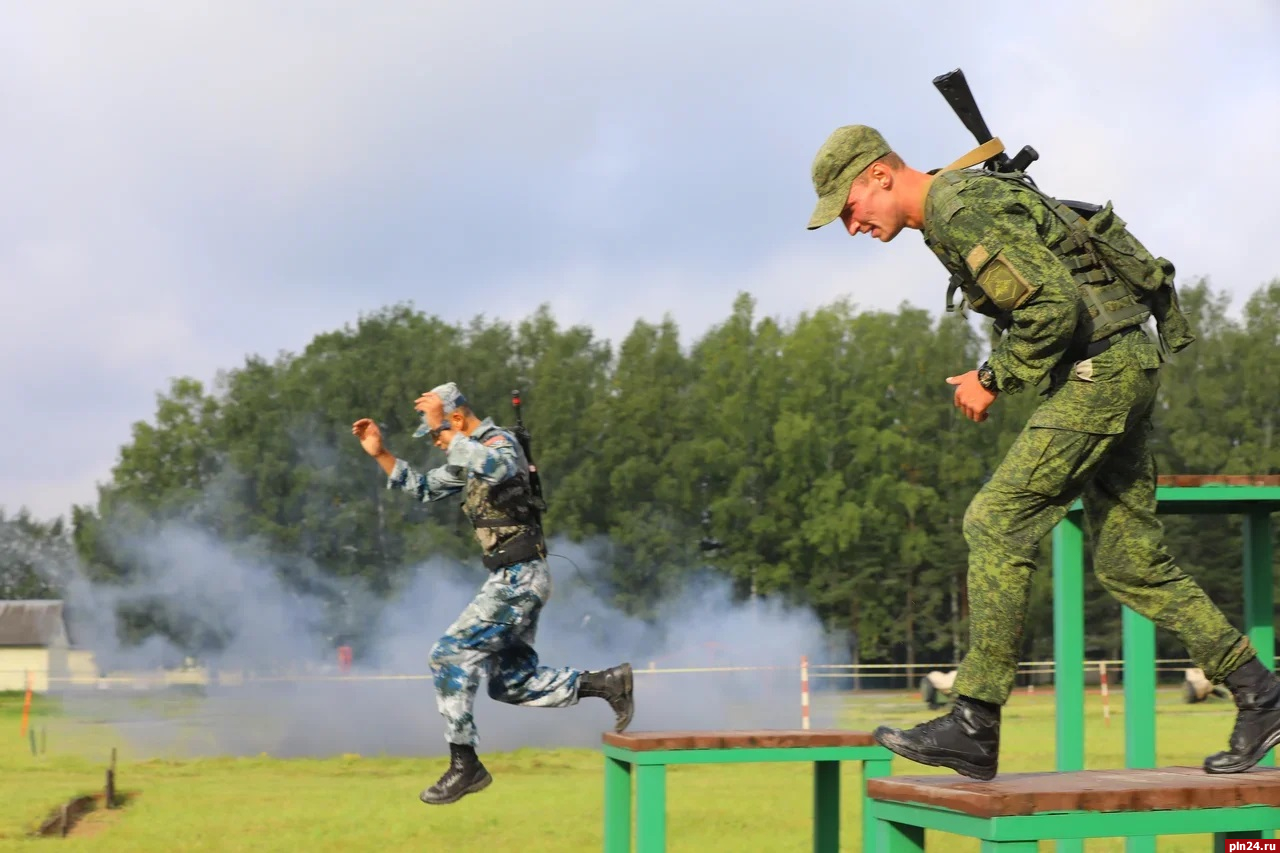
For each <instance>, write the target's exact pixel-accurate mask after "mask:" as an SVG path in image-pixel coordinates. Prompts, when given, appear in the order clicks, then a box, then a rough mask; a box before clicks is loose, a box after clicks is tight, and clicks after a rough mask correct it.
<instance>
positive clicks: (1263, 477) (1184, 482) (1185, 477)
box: [1156, 474, 1280, 488]
mask: <svg viewBox="0 0 1280 853" xmlns="http://www.w3.org/2000/svg"><path fill="white" fill-rule="evenodd" d="M1156 485H1157V486H1178V487H1179V488H1188V487H1194V486H1280V474H1161V475H1159V476H1157V477H1156Z"/></svg>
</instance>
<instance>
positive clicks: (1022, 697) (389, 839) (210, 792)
mask: <svg viewBox="0 0 1280 853" xmlns="http://www.w3.org/2000/svg"><path fill="white" fill-rule="evenodd" d="M820 698H821V701H822V702H824V703H826V702H834V703H837V705H838V708H837V709H836V713H837V717H836V718H837V719H838V720H839V724H840V725H841V726H842V727H845V728H850V729H864V730H865V729H870V728H871V727H874V726H875V725H877V724H878V723H881V722H890V723H895V724H901V723H907V724H910V723H914V722H918V721H920V720H924V719H927V718H928V717H930V716H932V715H933V714H932V712H930V711H929V710H928V709H927V708H925V707H924V706H923V704H922V703H920V701H919V699H918V697H917V696H915V695H914V694H912V693H907V692H903V693H900V694H875V695H861V696H854V695H843V696H830V695H825V696H822V697H820ZM1100 703H1101V699H1100V697H1099V696H1098V695H1096V694H1094V695H1090V696H1089V697H1088V708H1087V750H1088V757H1087V764H1088V767H1090V768H1105V767H1121V766H1123V764H1124V761H1123V744H1124V713H1123V712H1124V708H1123V695H1122V694H1118V693H1113V695H1112V697H1111V706H1112V719H1111V721H1110V724H1109V725H1104V722H1103V719H1102V711H1101V704H1100ZM21 705H22V697H21V695H14V694H0V780H3V781H0V849H2V850H10V849H13V850H31V849H37V848H40V847H41V846H48V845H61V846H63V847H65V848H66V849H92V850H95V851H184V850H192V851H196V850H199V851H242V850H243V851H290V853H292V852H293V851H330V850H332V851H365V850H368V851H382V850H387V851H398V850H414V851H451V850H480V851H484V850H495V851H497V850H504V851H505V850H512V851H594V850H599V849H600V846H601V831H602V794H603V791H602V773H601V771H602V759H601V757H600V755H599V753H598V752H596V751H594V750H590V749H560V750H547V749H522V750H517V751H514V752H508V753H500V754H487V755H485V756H484V758H485V762H486V764H487V766H488V767H489V768H490V770H491V772H492V773H493V775H494V780H495V781H494V784H493V785H492V786H491V787H490V788H489V789H488V790H487V791H485V792H483V793H482V794H479V795H476V796H470V797H466V798H464V799H463V800H462V801H460V802H459V803H456V804H454V805H451V806H447V807H428V806H425V805H423V804H422V803H420V802H419V801H418V798H417V795H418V792H419V791H420V790H421V789H422V788H423V787H425V786H426V785H428V784H430V783H431V782H432V781H434V779H435V778H436V777H437V776H438V775H439V773H440V771H441V769H442V768H443V763H444V759H443V758H430V759H421V758H392V757H363V756H340V757H333V758H327V759H306V758H298V759H276V758H271V757H268V756H258V757H242V758H234V757H226V758H167V759H160V758H142V757H137V756H132V755H130V754H129V753H128V752H127V751H125V750H124V748H123V747H122V752H121V753H120V754H119V756H118V764H117V767H118V784H119V787H120V790H121V791H122V792H124V793H126V794H132V795H134V799H133V800H132V801H131V802H129V804H128V805H127V806H126V807H125V808H123V809H119V810H115V811H111V812H106V811H99V812H95V813H93V814H91V815H89V816H88V817H86V818H85V819H84V820H83V822H82V823H81V825H80V826H79V827H78V828H77V831H76V832H75V833H74V834H73V835H72V836H71V837H69V838H67V839H35V838H32V837H31V836H30V833H31V832H32V831H33V830H34V829H35V828H36V827H37V826H38V825H39V824H40V822H41V821H42V820H43V819H44V818H45V817H47V816H48V815H49V814H50V812H51V810H52V809H53V808H54V807H55V806H56V805H57V804H58V803H60V802H63V801H65V800H67V799H70V798H71V797H73V796H76V795H78V794H85V793H92V792H94V791H100V790H102V787H103V783H104V774H105V769H106V766H107V763H108V761H109V757H110V751H111V747H112V746H113V745H114V744H115V743H116V741H117V740H120V739H119V738H117V736H116V733H115V732H113V731H112V730H111V726H110V725H108V724H103V725H98V726H85V725H74V726H71V725H60V716H59V710H58V706H57V705H56V703H53V702H48V701H44V700H43V699H41V698H40V697H37V698H36V702H35V705H34V707H33V714H32V725H33V726H34V727H35V729H36V731H37V734H39V732H40V730H41V728H42V727H43V728H44V729H45V730H46V731H47V732H48V733H49V741H48V750H47V752H44V753H43V754H36V755H32V754H31V749H30V744H29V741H28V740H26V739H23V738H20V737H19V715H20V712H21ZM1232 715H1233V710H1232V708H1231V707H1230V705H1229V704H1228V703H1226V702H1223V701H1220V700H1213V701H1210V702H1208V703H1205V704H1201V705H1195V706H1188V705H1184V704H1182V702H1181V698H1180V696H1179V694H1178V693H1177V692H1176V691H1173V690H1168V691H1164V692H1162V693H1161V695H1160V698H1159V706H1158V712H1157V746H1158V754H1159V758H1160V763H1161V764H1190V765H1196V766H1198V765H1199V764H1200V762H1201V761H1202V760H1203V758H1204V756H1205V755H1207V754H1209V753H1211V752H1214V751H1216V750H1218V749H1220V748H1221V747H1222V745H1223V744H1225V742H1226V738H1227V735H1228V733H1229V732H1230V729H1231V723H1232ZM247 722H248V724H251V722H252V721H247ZM121 742H122V743H123V740H121ZM37 746H39V738H37ZM37 752H38V753H39V750H37ZM1053 764H1054V717H1053V700H1052V696H1051V695H1049V694H1046V693H1043V692H1042V693H1038V694H1036V695H1030V696H1029V695H1026V694H1021V693H1020V694H1018V695H1016V696H1015V697H1014V699H1013V700H1012V702H1011V703H1010V704H1009V706H1008V707H1007V708H1006V709H1005V723H1004V742H1003V749H1002V755H1001V770H1002V772H1016V771H1030V770H1050V769H1052V768H1053ZM894 772H895V773H897V774H925V773H938V772H941V773H949V772H950V771H940V770H937V769H934V768H927V767H921V766H919V765H915V764H911V763H909V762H906V761H895V765H894ZM843 773H844V775H843V783H844V789H843V790H844V810H843V815H842V823H843V826H844V832H843V843H842V847H841V849H842V850H858V849H860V844H859V831H858V827H859V826H860V820H861V814H860V808H859V803H858V800H857V796H856V792H857V790H858V770H857V766H856V764H852V765H846V766H845V768H844V771H843ZM667 797H668V818H667V827H668V847H667V849H668V850H670V851H672V853H679V852H680V851H690V853H693V851H698V853H705V851H764V852H765V853H773V851H777V852H778V853H786V852H787V851H796V853H801V851H809V850H811V849H812V846H811V845H812V842H811V840H810V839H811V830H812V826H811V817H810V816H811V809H812V771H811V768H810V767H809V766H806V765H803V764H758V765H731V766H704V767H699V766H694V767H673V768H669V770H668V782H667ZM927 843H928V845H929V847H930V848H932V849H935V850H936V849H946V850H947V853H961V851H964V853H968V851H976V850H977V844H976V843H973V842H970V841H968V840H966V839H958V838H954V837H949V836H943V835H941V834H933V833H930V836H929V839H928V841H927ZM1209 844H1210V839H1209V837H1208V836H1168V837H1164V838H1162V839H1161V841H1160V844H1159V849H1160V851H1162V853H1164V851H1180V850H1188V851H1190V850H1197V851H1203V850H1205V849H1207V848H1208V846H1209ZM1041 847H1042V849H1044V850H1052V843H1051V842H1045V843H1044V844H1042V845H1041ZM1086 849H1088V850H1090V851H1101V850H1107V851H1119V850H1121V849H1123V843H1122V842H1120V841H1111V840H1106V841H1093V842H1089V843H1088V844H1087V846H1086Z"/></svg>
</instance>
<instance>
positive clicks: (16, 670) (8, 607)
mask: <svg viewBox="0 0 1280 853" xmlns="http://www.w3.org/2000/svg"><path fill="white" fill-rule="evenodd" d="M70 648H71V638H70V636H69V635H68V633H67V622H66V618H65V614H64V610H63V602H61V601H56V600H54V601H49V600H28V601H0V690H26V688H27V685H28V684H30V686H31V689H32V690H33V691H35V692H38V693H43V692H45V691H47V690H48V689H49V685H50V679H59V678H65V677H66V676H67V674H68V654H69V652H70Z"/></svg>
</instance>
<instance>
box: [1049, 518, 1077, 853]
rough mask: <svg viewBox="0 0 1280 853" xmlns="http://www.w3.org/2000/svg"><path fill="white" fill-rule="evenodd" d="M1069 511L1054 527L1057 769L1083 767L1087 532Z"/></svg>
mask: <svg viewBox="0 0 1280 853" xmlns="http://www.w3.org/2000/svg"><path fill="white" fill-rule="evenodd" d="M1079 519H1080V516H1079V515H1078V514H1072V515H1068V516H1067V517H1066V518H1064V519H1063V520H1062V521H1061V522H1060V523H1059V524H1058V526H1057V527H1055V528H1054V529H1053V658H1054V672H1053V691H1054V702H1055V711H1056V712H1057V713H1056V715H1055V716H1056V718H1057V720H1056V726H1057V729H1056V735H1057V742H1056V747H1057V768H1058V770H1060V771H1071V770H1083V769H1084V531H1083V530H1082V529H1081V528H1080V523H1079ZM1056 849H1057V853H1083V851H1084V841H1083V840H1081V839H1079V838H1068V839H1061V840H1059V841H1058V842H1057V844H1056Z"/></svg>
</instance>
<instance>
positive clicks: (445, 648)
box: [430, 637, 458, 671]
mask: <svg viewBox="0 0 1280 853" xmlns="http://www.w3.org/2000/svg"><path fill="white" fill-rule="evenodd" d="M457 658H458V644H457V643H456V642H454V640H453V638H452V637H441V638H440V639H438V640H436V644H435V645H434V646H432V647H431V659H430V660H431V669H432V670H435V671H439V670H440V669H442V668H443V667H446V666H448V665H449V664H451V663H454V662H455V661H456V660H457Z"/></svg>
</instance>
